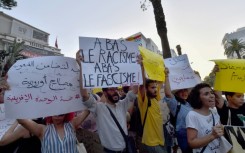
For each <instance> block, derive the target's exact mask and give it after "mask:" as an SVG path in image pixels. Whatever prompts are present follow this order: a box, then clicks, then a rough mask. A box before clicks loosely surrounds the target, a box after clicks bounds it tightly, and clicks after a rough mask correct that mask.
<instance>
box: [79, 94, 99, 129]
mask: <svg viewBox="0 0 245 153" xmlns="http://www.w3.org/2000/svg"><path fill="white" fill-rule="evenodd" d="M92 95H93V97H94V99H95V100H96V101H97V102H100V96H98V95H97V94H94V93H92ZM81 128H82V129H85V130H88V131H90V132H97V125H96V121H95V117H94V115H93V114H92V113H90V114H89V115H88V117H86V119H85V120H84V121H83V123H82V124H81Z"/></svg>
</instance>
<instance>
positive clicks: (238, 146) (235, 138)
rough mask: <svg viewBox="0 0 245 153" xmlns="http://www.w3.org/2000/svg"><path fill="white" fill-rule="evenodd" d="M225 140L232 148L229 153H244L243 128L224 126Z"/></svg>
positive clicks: (244, 129)
mask: <svg viewBox="0 0 245 153" xmlns="http://www.w3.org/2000/svg"><path fill="white" fill-rule="evenodd" d="M224 129H225V130H224V132H225V138H226V139H227V140H228V142H229V143H230V144H231V145H232V146H233V147H232V149H231V151H230V152H229V153H242V152H245V127H239V126H225V127H224Z"/></svg>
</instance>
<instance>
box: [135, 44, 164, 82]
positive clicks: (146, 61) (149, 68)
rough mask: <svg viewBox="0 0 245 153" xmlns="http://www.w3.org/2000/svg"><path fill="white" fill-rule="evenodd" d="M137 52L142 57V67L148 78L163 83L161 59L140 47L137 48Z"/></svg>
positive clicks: (159, 56)
mask: <svg viewBox="0 0 245 153" xmlns="http://www.w3.org/2000/svg"><path fill="white" fill-rule="evenodd" d="M139 50H140V54H141V56H142V57H143V65H144V68H145V71H146V73H147V75H148V78H149V79H151V80H157V81H164V80H165V74H164V66H163V57H162V56H161V55H159V54H156V53H154V52H152V51H150V50H148V49H146V48H143V47H141V46H139Z"/></svg>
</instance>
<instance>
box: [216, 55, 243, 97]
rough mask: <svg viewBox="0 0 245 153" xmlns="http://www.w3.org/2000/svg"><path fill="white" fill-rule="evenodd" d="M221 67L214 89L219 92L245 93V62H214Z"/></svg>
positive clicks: (235, 60)
mask: <svg viewBox="0 0 245 153" xmlns="http://www.w3.org/2000/svg"><path fill="white" fill-rule="evenodd" d="M212 61H214V62H215V63H216V64H217V65H218V66H219V72H217V73H216V78H215V84H214V89H215V90H219V91H229V92H239V93H245V60H244V59H225V60H212Z"/></svg>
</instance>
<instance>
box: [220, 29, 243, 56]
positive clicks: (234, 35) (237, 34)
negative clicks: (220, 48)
mask: <svg viewBox="0 0 245 153" xmlns="http://www.w3.org/2000/svg"><path fill="white" fill-rule="evenodd" d="M231 39H238V40H241V41H243V42H244V43H245V27H242V28H238V29H237V30H236V31H235V32H231V33H226V34H225V36H224V38H223V40H222V44H223V45H226V44H227V43H228V42H229V41H230V40H231ZM240 54H241V57H242V58H245V50H242V51H241V52H240ZM227 58H237V55H236V54H234V55H232V56H228V57H227Z"/></svg>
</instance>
